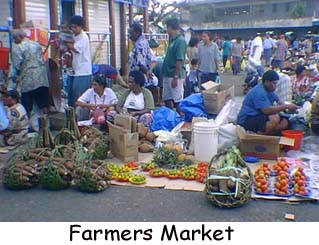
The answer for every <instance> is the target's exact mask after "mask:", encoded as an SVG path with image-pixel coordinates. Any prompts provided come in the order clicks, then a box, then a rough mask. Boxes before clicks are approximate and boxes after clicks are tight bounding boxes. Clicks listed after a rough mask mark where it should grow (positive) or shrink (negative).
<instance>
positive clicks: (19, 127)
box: [0, 90, 29, 146]
mask: <svg viewBox="0 0 319 245" xmlns="http://www.w3.org/2000/svg"><path fill="white" fill-rule="evenodd" d="M0 93H1V94H2V101H3V104H4V105H5V106H6V107H7V111H6V114H7V115H6V116H7V118H8V119H9V126H8V127H7V128H6V129H5V130H2V131H0V146H14V145H19V144H23V143H25V142H26V141H27V140H28V137H27V134H28V127H29V119H28V115H27V112H26V110H25V108H24V107H23V105H22V104H20V103H19V101H20V95H19V93H18V92H17V91H16V90H8V91H1V92H0ZM1 120H2V119H1Z"/></svg>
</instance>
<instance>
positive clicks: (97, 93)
mask: <svg viewBox="0 0 319 245" xmlns="http://www.w3.org/2000/svg"><path fill="white" fill-rule="evenodd" d="M117 102H118V99H117V97H116V95H115V93H114V91H113V90H112V89H110V88H107V87H106V79H105V76H104V75H97V76H95V77H94V78H93V82H92V88H89V89H88V90H86V91H85V92H84V93H83V94H82V95H81V96H80V98H78V100H77V101H76V102H75V106H76V113H77V116H78V120H79V121H83V120H89V119H90V118H93V116H94V114H96V113H97V111H98V110H97V109H99V111H100V112H101V111H103V112H104V119H105V118H107V116H108V113H110V112H111V111H112V110H115V106H116V104H117ZM104 121H105V120H104ZM94 123H98V124H102V123H104V122H103V121H101V122H97V120H96V119H95V121H94Z"/></svg>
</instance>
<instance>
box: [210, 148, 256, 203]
mask: <svg viewBox="0 0 319 245" xmlns="http://www.w3.org/2000/svg"><path fill="white" fill-rule="evenodd" d="M226 154H227V151H224V152H221V153H219V154H217V155H216V156H215V157H213V158H212V160H211V162H210V164H209V171H208V175H207V178H206V183H205V195H206V197H207V199H208V200H209V201H210V202H211V203H213V204H214V205H216V206H218V207H222V208H234V207H240V206H242V205H244V204H246V203H247V202H248V201H249V200H250V197H251V191H252V184H253V174H252V172H251V170H250V169H249V167H248V166H247V164H246V163H245V161H243V160H242V161H240V163H239V164H238V166H237V167H227V168H224V169H218V168H217V167H218V164H216V163H217V162H218V160H220V159H221V158H222V157H223V156H225V155H226ZM223 172H224V173H223ZM230 172H231V173H233V174H234V176H233V175H231V176H226V175H227V174H225V173H230ZM222 184H223V185H222ZM229 184H231V185H232V188H229Z"/></svg>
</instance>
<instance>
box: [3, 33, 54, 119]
mask: <svg viewBox="0 0 319 245" xmlns="http://www.w3.org/2000/svg"><path fill="white" fill-rule="evenodd" d="M12 39H13V40H14V43H15V44H13V46H12V64H11V72H10V75H9V77H10V78H11V80H16V81H17V84H15V85H14V86H12V87H14V88H15V89H17V88H19V90H21V104H22V105H23V106H24V108H25V109H26V111H27V113H28V116H30V114H31V111H32V108H33V104H34V102H35V103H36V104H37V106H38V107H39V108H40V109H41V111H42V113H44V114H48V113H49V108H50V96H49V81H48V75H47V68H46V65H45V62H44V58H43V53H42V48H41V46H40V44H39V43H37V42H35V41H31V40H29V39H28V38H27V35H26V33H25V32H24V31H23V30H22V29H19V30H14V31H13V32H12Z"/></svg>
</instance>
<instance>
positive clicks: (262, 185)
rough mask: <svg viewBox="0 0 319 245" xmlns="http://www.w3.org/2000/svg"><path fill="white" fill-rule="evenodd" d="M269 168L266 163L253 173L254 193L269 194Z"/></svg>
mask: <svg viewBox="0 0 319 245" xmlns="http://www.w3.org/2000/svg"><path fill="white" fill-rule="evenodd" d="M269 176H270V168H269V164H268V163H263V164H262V165H261V166H260V167H259V168H258V169H256V171H255V173H254V179H255V186H256V191H257V192H260V193H265V194H269V193H270V192H271V190H270V184H269Z"/></svg>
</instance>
